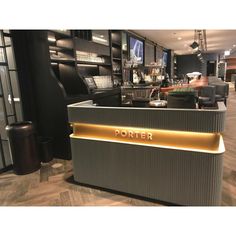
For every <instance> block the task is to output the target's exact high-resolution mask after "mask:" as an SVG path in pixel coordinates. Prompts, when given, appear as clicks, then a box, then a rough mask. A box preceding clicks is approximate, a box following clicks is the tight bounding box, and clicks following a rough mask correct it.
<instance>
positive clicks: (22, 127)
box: [6, 121, 35, 137]
mask: <svg viewBox="0 0 236 236" xmlns="http://www.w3.org/2000/svg"><path fill="white" fill-rule="evenodd" d="M6 131H7V133H8V134H9V135H11V136H21V137H22V136H28V135H30V134H33V133H34V132H35V130H34V125H33V123H32V122H31V121H22V122H15V123H12V124H10V125H7V126H6Z"/></svg>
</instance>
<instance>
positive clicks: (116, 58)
mask: <svg viewBox="0 0 236 236" xmlns="http://www.w3.org/2000/svg"><path fill="white" fill-rule="evenodd" d="M113 60H115V61H121V58H119V57H113Z"/></svg>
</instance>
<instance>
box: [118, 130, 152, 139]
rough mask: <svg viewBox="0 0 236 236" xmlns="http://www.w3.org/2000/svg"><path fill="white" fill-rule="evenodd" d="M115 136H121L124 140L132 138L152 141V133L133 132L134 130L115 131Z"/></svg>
mask: <svg viewBox="0 0 236 236" xmlns="http://www.w3.org/2000/svg"><path fill="white" fill-rule="evenodd" d="M115 136H121V137H122V138H130V139H134V138H135V139H146V140H152V133H150V132H148V133H146V132H145V131H142V132H141V131H137V130H136V131H132V130H125V129H122V130H119V129H116V130H115Z"/></svg>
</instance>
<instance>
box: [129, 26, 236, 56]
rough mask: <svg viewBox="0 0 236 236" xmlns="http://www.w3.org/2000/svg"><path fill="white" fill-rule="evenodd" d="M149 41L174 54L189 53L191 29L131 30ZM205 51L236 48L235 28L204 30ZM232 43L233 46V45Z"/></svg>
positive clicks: (190, 51) (191, 37)
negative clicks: (172, 51)
mask: <svg viewBox="0 0 236 236" xmlns="http://www.w3.org/2000/svg"><path fill="white" fill-rule="evenodd" d="M133 32H135V33H137V34H139V35H141V36H143V37H146V38H148V39H150V40H151V41H153V42H155V43H157V44H159V45H161V46H163V47H165V48H168V49H172V50H174V52H175V53H176V54H179V55H183V54H191V53H192V49H191V48H190V46H189V45H190V44H191V43H193V41H194V29H192V30H133ZM180 38H181V39H180ZM206 41H207V52H209V53H210V52H217V53H224V51H225V50H230V49H233V50H236V30H206ZM233 45H234V47H235V48H234V47H233Z"/></svg>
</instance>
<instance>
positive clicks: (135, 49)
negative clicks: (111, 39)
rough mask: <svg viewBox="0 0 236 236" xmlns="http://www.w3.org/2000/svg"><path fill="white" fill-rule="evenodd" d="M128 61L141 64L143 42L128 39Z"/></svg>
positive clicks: (131, 38)
mask: <svg viewBox="0 0 236 236" xmlns="http://www.w3.org/2000/svg"><path fill="white" fill-rule="evenodd" d="M129 46H130V60H134V61H136V62H137V64H143V41H141V40H139V39H137V38H133V37H130V40H129Z"/></svg>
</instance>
